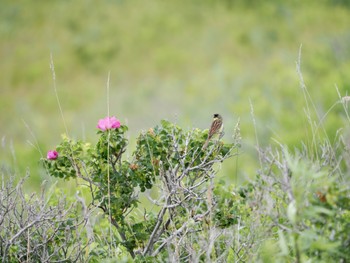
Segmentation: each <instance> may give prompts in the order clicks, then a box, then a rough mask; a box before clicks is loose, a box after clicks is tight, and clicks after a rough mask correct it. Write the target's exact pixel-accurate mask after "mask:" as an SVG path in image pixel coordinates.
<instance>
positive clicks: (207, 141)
mask: <svg viewBox="0 0 350 263" xmlns="http://www.w3.org/2000/svg"><path fill="white" fill-rule="evenodd" d="M208 144H209V138H208V139H207V140H206V141H205V143H204V144H203V146H202V150H205V148H207V147H208Z"/></svg>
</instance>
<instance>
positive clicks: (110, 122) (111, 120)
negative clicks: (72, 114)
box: [97, 116, 120, 131]
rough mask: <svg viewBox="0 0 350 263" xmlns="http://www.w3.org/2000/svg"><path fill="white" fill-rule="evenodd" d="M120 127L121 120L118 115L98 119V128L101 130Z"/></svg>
mask: <svg viewBox="0 0 350 263" xmlns="http://www.w3.org/2000/svg"><path fill="white" fill-rule="evenodd" d="M119 127H120V121H119V120H118V119H117V118H116V117H114V116H113V117H108V116H107V117H106V118H104V119H100V120H99V121H98V125H97V128H98V129H100V130H101V131H106V130H110V129H117V128H119Z"/></svg>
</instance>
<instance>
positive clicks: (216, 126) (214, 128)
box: [202, 113, 224, 150]
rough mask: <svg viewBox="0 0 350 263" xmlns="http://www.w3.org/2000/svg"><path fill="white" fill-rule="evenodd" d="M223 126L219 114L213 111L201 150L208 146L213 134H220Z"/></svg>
mask: <svg viewBox="0 0 350 263" xmlns="http://www.w3.org/2000/svg"><path fill="white" fill-rule="evenodd" d="M223 128H224V124H223V121H222V117H221V115H220V114H217V113H215V114H214V118H213V122H212V123H211V126H210V130H209V134H208V138H207V140H206V141H205V143H204V145H203V147H202V150H204V149H205V148H207V147H208V143H209V141H210V139H211V138H213V136H214V135H216V134H219V133H220V134H222V130H223Z"/></svg>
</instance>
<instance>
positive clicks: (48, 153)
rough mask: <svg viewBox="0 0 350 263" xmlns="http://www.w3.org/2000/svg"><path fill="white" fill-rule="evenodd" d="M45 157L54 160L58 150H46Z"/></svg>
mask: <svg viewBox="0 0 350 263" xmlns="http://www.w3.org/2000/svg"><path fill="white" fill-rule="evenodd" d="M46 158H47V159H49V160H56V159H57V158H58V152H56V151H48V152H47V155H46Z"/></svg>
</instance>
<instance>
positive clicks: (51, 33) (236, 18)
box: [0, 0, 350, 188]
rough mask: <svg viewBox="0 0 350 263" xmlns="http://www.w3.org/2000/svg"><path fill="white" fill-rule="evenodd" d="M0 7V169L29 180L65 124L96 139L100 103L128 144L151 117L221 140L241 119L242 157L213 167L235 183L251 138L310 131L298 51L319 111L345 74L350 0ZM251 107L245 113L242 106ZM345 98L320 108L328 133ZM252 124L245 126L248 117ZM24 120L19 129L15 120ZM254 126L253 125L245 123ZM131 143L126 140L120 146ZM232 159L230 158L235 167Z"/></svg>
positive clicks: (251, 162)
mask: <svg viewBox="0 0 350 263" xmlns="http://www.w3.org/2000/svg"><path fill="white" fill-rule="evenodd" d="M0 5H1V8H0V39H1V41H0V58H1V59H0V94H1V96H0V112H1V113H0V120H1V126H0V136H1V138H2V147H1V153H0V157H1V166H2V169H3V170H14V172H15V173H16V174H17V175H18V176H19V177H21V176H23V175H24V173H25V171H26V170H27V168H29V169H30V171H31V177H32V179H31V183H32V185H31V186H32V187H34V188H35V187H37V186H38V185H40V182H41V181H42V179H43V178H46V176H45V174H44V173H43V171H40V170H39V169H38V167H39V166H38V160H39V159H40V153H39V151H38V150H37V149H35V148H34V147H32V146H31V143H34V138H33V136H32V135H31V133H32V134H33V135H34V136H35V138H36V140H37V141H38V143H39V145H40V148H41V150H42V151H43V154H46V151H47V150H48V149H52V148H54V147H55V145H56V144H57V143H59V142H60V140H61V137H60V136H61V134H62V133H64V132H65V128H64V122H63V121H62V118H61V116H60V111H59V107H58V104H57V101H56V97H55V92H54V88H53V87H54V81H53V76H52V72H51V70H50V54H51V53H52V57H53V61H54V65H55V74H56V82H55V83H56V86H57V91H58V95H59V98H60V100H61V106H62V109H63V114H64V119H65V122H66V125H67V128H68V131H69V135H70V136H71V137H73V138H77V139H86V140H89V141H92V142H95V141H96V139H97V136H96V135H95V133H96V124H97V121H98V119H99V118H103V117H104V116H106V115H107V93H106V86H107V80H108V74H109V72H110V96H109V102H110V112H111V115H115V116H117V117H118V118H119V119H120V120H121V121H122V122H124V123H125V122H126V123H127V124H128V126H129V128H130V131H129V136H130V140H131V142H132V143H131V144H133V141H134V139H135V137H136V136H137V135H138V133H139V132H140V131H141V130H146V129H148V128H149V127H152V126H154V125H156V124H157V123H159V121H160V119H168V120H170V121H174V122H177V123H178V124H179V125H181V126H182V127H184V128H186V129H187V128H188V129H190V128H194V127H198V128H201V129H206V128H208V127H209V125H210V122H211V117H212V114H213V113H216V112H218V113H221V114H222V115H223V117H224V121H225V132H226V134H225V138H224V139H225V140H226V141H230V140H231V135H232V133H233V128H234V126H235V124H236V122H237V121H238V119H240V123H241V132H242V137H243V140H244V141H243V147H242V154H241V155H240V156H239V157H238V159H236V158H234V159H232V161H231V163H229V162H228V163H227V164H225V165H224V168H225V169H224V172H223V173H222V176H226V177H227V178H229V179H232V180H239V181H242V180H244V178H246V177H253V176H254V174H255V170H256V169H258V165H257V161H256V157H255V156H256V153H255V150H254V145H255V144H256V137H257V138H258V140H259V144H260V145H261V146H266V145H268V144H270V143H271V142H273V139H277V140H278V141H280V142H281V143H285V144H287V145H289V146H291V147H294V146H299V145H300V143H301V140H308V132H307V130H308V127H309V124H308V121H307V117H306V115H305V112H304V108H305V99H304V94H303V93H302V91H301V89H300V85H299V77H298V74H297V72H296V61H297V60H298V52H299V48H300V45H301V44H302V73H303V76H304V80H305V83H306V85H307V87H308V91H309V93H310V96H311V98H312V100H313V101H314V103H315V107H316V109H317V113H318V114H319V115H320V116H323V115H324V114H325V113H326V112H327V111H328V109H330V107H332V105H333V104H334V103H335V102H337V101H338V100H339V97H338V94H337V92H336V89H335V85H337V86H338V88H339V90H340V92H341V94H342V95H346V94H347V89H348V86H349V83H350V74H349V73H350V26H349V25H350V1H345V0H343V1H341V0H338V1H337V0H318V1H298V0H295V1H282V0H271V1H262V0H251V1H246V0H237V1H231V0H216V1H215V0H192V1H179V0H178V1H175V0H169V1H160V0H159V1H154V0H150V1H141V0H129V1H126V0H125V1H123V0H100V1H92V0H76V1H63V0H55V1H54V0H51V1H28V0H27V1H24V0H18V1H12V0H2V1H1V3H0ZM251 105H253V107H254V118H255V119H254V120H253V117H252V114H251ZM342 112H343V109H342V106H341V105H339V106H336V107H334V108H333V110H332V112H331V113H330V114H328V115H327V117H326V118H325V119H324V123H323V124H324V126H325V127H326V130H327V133H328V135H329V136H330V137H332V136H334V134H335V133H336V131H337V130H338V129H339V128H341V127H343V125H344V121H343V119H344V114H343V113H342ZM254 121H255V122H256V127H254ZM26 126H28V127H26ZM255 131H257V133H255ZM131 152H132V146H131V147H130V149H129V153H128V154H129V155H130V154H131ZM237 164H238V167H236V165H237Z"/></svg>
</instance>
